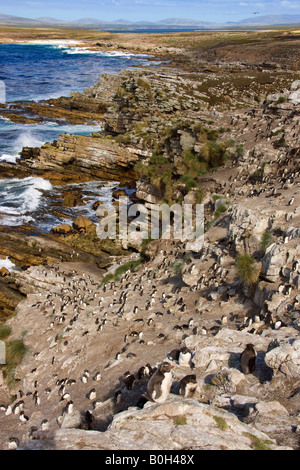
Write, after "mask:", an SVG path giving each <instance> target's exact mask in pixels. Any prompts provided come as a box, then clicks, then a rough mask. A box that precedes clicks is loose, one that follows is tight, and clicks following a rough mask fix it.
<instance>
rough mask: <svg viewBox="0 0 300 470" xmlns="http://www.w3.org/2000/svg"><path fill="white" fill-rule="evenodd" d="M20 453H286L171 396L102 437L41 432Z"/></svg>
mask: <svg viewBox="0 0 300 470" xmlns="http://www.w3.org/2000/svg"><path fill="white" fill-rule="evenodd" d="M34 437H35V440H27V441H25V443H24V444H23V445H22V446H21V449H28V450H29V449H35V450H43V449H44V450H46V449H53V448H54V446H55V448H56V449H64V450H67V449H79V448H80V449H81V450H88V449H99V450H101V449H102V450H104V449H105V450H117V449H118V450H121V449H122V450H153V449H156V450H179V449H192V450H203V449H206V450H217V449H219V450H255V449H256V447H257V446H258V445H260V446H261V447H264V448H265V449H270V450H284V449H286V450H287V449H288V447H284V446H278V445H277V444H276V442H275V441H274V440H273V439H270V437H269V436H268V435H267V434H265V433H264V432H262V431H258V430H257V429H255V428H254V427H252V426H251V425H247V424H243V423H241V422H240V421H239V420H238V419H237V418H236V417H235V416H234V415H233V414H232V413H229V412H227V411H224V410H218V409H216V408H215V407H213V406H210V405H206V404H203V403H199V402H197V401H196V400H193V399H182V400H180V399H178V398H177V397H176V396H172V397H171V398H170V400H169V401H168V402H167V403H163V404H150V403H148V404H147V405H146V406H145V407H144V409H143V410H140V409H136V408H129V409H128V410H127V411H123V412H121V413H119V414H118V415H116V416H115V418H114V420H113V422H112V423H111V425H110V427H109V429H108V430H107V431H106V432H104V433H98V432H95V431H82V430H79V429H72V430H66V429H60V430H57V431H52V432H51V431H45V432H42V431H37V432H36V433H35V434H34Z"/></svg>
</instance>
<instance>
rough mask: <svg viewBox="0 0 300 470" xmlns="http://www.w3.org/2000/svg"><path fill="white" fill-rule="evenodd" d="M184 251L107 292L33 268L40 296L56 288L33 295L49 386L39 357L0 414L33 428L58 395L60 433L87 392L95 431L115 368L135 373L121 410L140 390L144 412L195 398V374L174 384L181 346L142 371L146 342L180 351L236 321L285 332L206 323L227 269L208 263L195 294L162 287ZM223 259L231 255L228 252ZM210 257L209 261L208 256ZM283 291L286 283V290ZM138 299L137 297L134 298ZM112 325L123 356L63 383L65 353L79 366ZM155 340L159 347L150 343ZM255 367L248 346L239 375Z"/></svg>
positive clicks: (60, 272) (184, 354)
mask: <svg viewBox="0 0 300 470" xmlns="http://www.w3.org/2000/svg"><path fill="white" fill-rule="evenodd" d="M180 251H181V250H180V248H177V246H176V244H175V243H174V245H173V246H172V251H171V253H168V257H166V252H164V251H163V250H162V251H161V252H160V253H158V255H157V258H156V261H157V269H156V270H153V271H151V270H149V269H148V267H147V266H144V267H143V268H142V269H141V271H139V272H138V273H129V272H127V273H125V274H124V275H123V277H122V278H121V279H120V280H119V281H111V282H109V283H108V284H104V285H102V286H100V280H97V279H95V278H94V276H93V275H92V274H87V273H83V274H82V275H81V276H80V277H78V274H77V273H76V271H70V270H67V269H65V270H64V269H63V268H62V267H58V266H53V267H39V268H36V273H35V275H36V277H37V278H38V279H39V282H40V284H42V283H43V282H44V285H43V287H42V290H43V289H44V288H45V286H49V285H51V289H50V292H49V294H48V295H47V297H46V300H44V299H43V300H42V297H41V295H40V294H39V293H38V294H32V295H29V296H28V302H31V303H30V309H31V311H32V314H33V315H34V316H35V318H36V317H37V316H39V318H40V317H42V318H43V322H42V325H44V330H43V331H41V334H44V335H45V336H46V337H47V341H48V347H49V350H50V351H51V354H52V356H51V361H50V364H47V366H46V367H47V374H48V377H49V383H48V384H47V386H45V387H44V388H42V386H41V384H40V383H39V381H38V380H36V379H35V377H36V376H37V377H39V373H40V370H39V367H40V362H39V352H35V353H34V354H35V359H36V365H37V367H34V368H33V369H31V371H30V373H29V374H27V378H28V380H27V383H28V384H30V383H32V387H31V389H30V388H29V386H28V388H27V389H26V390H19V396H18V397H17V400H16V401H15V403H13V405H2V406H1V408H0V411H1V410H2V411H3V412H4V415H5V416H7V417H12V416H15V417H18V419H19V422H20V425H21V426H25V424H27V425H28V426H30V425H31V415H32V413H33V412H34V410H35V409H43V407H45V404H47V402H48V401H49V403H54V396H57V397H58V404H59V405H57V406H58V409H59V410H60V415H59V416H58V418H57V424H58V425H59V426H60V425H61V423H62V422H63V419H64V416H66V415H71V414H72V413H73V412H74V408H76V409H77V408H78V404H77V403H76V399H75V398H74V396H75V395H78V390H81V389H83V390H84V393H83V396H84V397H85V399H86V406H87V407H88V406H90V408H89V410H88V411H86V414H85V416H86V419H85V421H84V422H82V423H81V426H84V427H86V428H91V426H92V421H93V419H92V418H91V417H92V416H93V409H96V408H97V407H98V406H101V405H102V404H103V397H101V398H100V397H99V396H101V388H102V385H103V377H105V375H106V374H109V373H110V372H111V371H112V370H113V369H114V368H117V367H119V368H120V367H122V364H123V363H124V367H125V364H126V365H127V363H128V364H129V363H130V364H131V366H132V364H133V363H134V364H135V367H137V371H136V372H135V373H132V372H130V370H127V371H126V372H123V375H122V376H121V378H120V386H116V389H115V392H114V398H113V399H114V403H115V404H116V405H118V406H121V405H122V402H124V400H123V396H124V394H125V395H126V393H127V394H128V393H133V392H134V391H135V390H137V389H139V390H141V391H142V393H141V394H140V397H139V399H137V400H135V402H134V403H133V404H134V405H136V406H138V405H139V406H140V407H142V406H144V404H145V402H146V401H147V400H150V401H153V402H158V403H160V402H162V401H165V400H166V399H167V398H168V395H169V393H170V391H171V390H172V391H173V392H174V391H175V392H176V393H178V394H179V395H182V396H183V397H192V396H193V395H194V394H195V393H196V391H197V376H196V373H193V374H191V373H189V372H192V370H191V371H188V373H187V374H186V375H184V374H183V376H182V377H181V378H180V380H179V381H178V382H177V384H175V385H176V386H177V388H176V386H174V382H172V369H174V365H175V367H177V366H178V367H182V368H189V369H193V351H190V350H188V349H187V348H185V347H180V348H179V349H175V350H171V351H169V352H168V353H167V354H166V357H165V359H164V358H162V357H161V360H160V361H159V360H158V361H157V359H158V357H156V360H155V363H154V364H150V363H147V364H145V365H141V364H139V353H138V350H139V349H140V348H143V347H144V345H148V344H149V341H148V338H149V335H150V337H151V341H152V342H153V348H155V347H156V346H157V345H159V346H160V345H163V344H164V343H165V341H166V339H167V338H168V336H171V335H174V338H175V339H176V342H177V344H178V343H180V342H182V338H184V337H185V336H186V335H205V336H206V335H215V334H216V333H217V332H218V331H219V330H220V329H221V328H222V327H223V326H224V325H226V326H227V325H230V324H231V322H232V324H235V325H238V326H239V329H241V330H245V331H249V332H251V333H254V334H255V333H257V332H259V329H260V328H266V327H271V328H278V327H280V325H279V326H278V320H277V319H273V318H270V319H268V322H267V321H266V318H265V319H264V318H260V317H257V318H251V317H246V319H244V318H241V317H240V316H239V315H238V313H234V312H230V313H228V314H227V315H222V317H221V318H220V319H219V320H216V319H214V320H212V321H208V320H207V321H205V322H203V320H202V317H204V314H209V309H208V308H207V307H205V311H203V310H202V309H201V306H198V304H197V302H196V300H195V299H197V298H199V293H200V292H201V293H202V292H214V290H215V289H216V288H217V287H218V285H220V283H221V282H222V281H223V282H225V283H226V278H227V276H228V270H227V269H226V268H224V267H220V265H219V264H218V263H211V267H210V268H209V269H208V270H207V271H206V272H205V273H203V274H202V275H201V276H200V278H199V280H198V281H197V283H196V284H195V285H194V286H192V287H188V286H182V284H180V283H178V284H177V285H176V284H174V285H171V286H170V285H168V284H165V280H166V279H169V278H170V277H172V276H174V269H173V264H174V259H176V257H177V256H178V255H179V253H180ZM224 252H225V254H226V248H224ZM170 254H171V255H172V256H170ZM206 256H207V261H208V258H209V256H208V255H206ZM204 257H205V254H204ZM191 268H192V263H191ZM295 270H296V271H295V272H298V265H297V266H296V265H295ZM158 273H160V274H158ZM216 279H218V281H217V280H216ZM286 288H287V286H286V284H284V289H286ZM234 291H235V286H234V284H232V282H231V283H230V289H227V290H225V291H224V294H223V295H222V300H221V302H224V303H226V302H227V301H228V300H229V299H230V298H231V297H232V296H234V295H235V292H234ZM133 292H134V295H132V293H133ZM137 298H138V299H139V302H137ZM212 298H213V297H212ZM189 312H194V313H193V314H192V313H189ZM191 315H192V316H191ZM163 320H164V322H163V323H162V321H163ZM162 324H163V325H164V327H163V331H162V330H161V325H162ZM108 326H109V328H110V329H111V328H116V329H117V328H118V327H122V331H123V342H120V343H119V344H118V349H116V350H115V351H113V354H111V357H112V358H113V359H111V360H110V361H109V362H107V363H104V364H98V365H97V366H96V367H97V368H96V367H95V368H93V369H91V370H88V369H87V368H84V367H83V368H82V370H81V374H79V375H78V374H76V375H74V376H72V375H70V376H67V377H66V374H63V370H64V369H60V365H61V356H62V355H64V354H65V356H64V357H65V362H66V363H68V361H69V360H70V357H73V358H74V361H76V357H80V353H81V351H87V350H88V344H89V341H90V339H91V338H92V339H93V340H95V337H96V338H99V342H101V341H105V339H104V340H103V339H102V338H103V337H104V338H105V336H103V335H105V333H106V330H107V328H108ZM74 334H75V335H76V337H77V338H80V345H79V342H78V349H76V348H75V347H74V342H73V337H74V336H73V335H74ZM153 338H156V340H155V341H153ZM149 359H150V357H149ZM128 361H129V362H128ZM130 361H133V362H130ZM170 364H171V365H170ZM255 367H256V352H255V351H254V349H253V348H252V349H251V348H250V346H249V345H247V347H246V349H245V351H244V352H243V353H242V354H241V358H240V370H241V371H242V372H243V373H244V374H251V373H255ZM51 368H53V372H52V371H51ZM66 370H68V369H66ZM123 370H124V369H123ZM125 370H126V369H125ZM193 372H196V371H193ZM41 375H42V374H41ZM31 376H32V379H31ZM75 390H76V393H75ZM74 400H75V401H74ZM87 402H89V403H90V405H88V403H87ZM51 406H52V405H51ZM55 406H56V405H54V407H55ZM121 409H122V408H121ZM47 418H48V417H47V416H45V417H44V418H42V419H41V421H40V422H39V423H37V428H38V429H47V428H49V420H48V419H47ZM51 426H53V424H51ZM12 439H14V440H12V442H11V443H10V448H13V447H14V446H15V445H16V444H15V442H17V441H16V439H17V437H14V438H12Z"/></svg>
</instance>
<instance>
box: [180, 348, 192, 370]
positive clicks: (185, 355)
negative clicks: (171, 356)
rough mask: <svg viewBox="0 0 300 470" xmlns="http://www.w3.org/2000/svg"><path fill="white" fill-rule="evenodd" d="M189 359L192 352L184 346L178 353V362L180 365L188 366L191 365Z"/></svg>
mask: <svg viewBox="0 0 300 470" xmlns="http://www.w3.org/2000/svg"><path fill="white" fill-rule="evenodd" d="M191 359H192V352H191V351H190V350H189V349H188V348H186V347H184V348H182V349H181V351H180V354H179V358H178V364H179V365H180V366H189V367H190V366H191V365H192V363H191Z"/></svg>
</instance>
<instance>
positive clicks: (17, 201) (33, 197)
mask: <svg viewBox="0 0 300 470" xmlns="http://www.w3.org/2000/svg"><path fill="white" fill-rule="evenodd" d="M0 189H1V192H0V201H1V202H0V213H1V215H2V217H1V219H2V220H1V223H2V224H3V225H19V224H20V223H24V222H29V221H31V220H33V219H32V216H31V215H30V214H31V213H34V212H35V211H36V210H37V209H38V208H39V205H40V203H41V199H42V197H43V191H50V190H52V184H51V183H50V182H49V181H48V180H44V179H43V178H39V177H31V176H30V177H28V178H24V179H20V180H19V179H15V178H13V179H7V180H4V181H2V182H1V186H0Z"/></svg>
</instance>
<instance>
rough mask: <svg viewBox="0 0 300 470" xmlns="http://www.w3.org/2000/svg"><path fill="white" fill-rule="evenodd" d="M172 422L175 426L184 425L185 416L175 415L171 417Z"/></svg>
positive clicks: (185, 422) (185, 421)
mask: <svg viewBox="0 0 300 470" xmlns="http://www.w3.org/2000/svg"><path fill="white" fill-rule="evenodd" d="M173 423H174V424H175V425H176V426H184V425H185V424H187V419H186V416H175V417H174V418H173Z"/></svg>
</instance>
